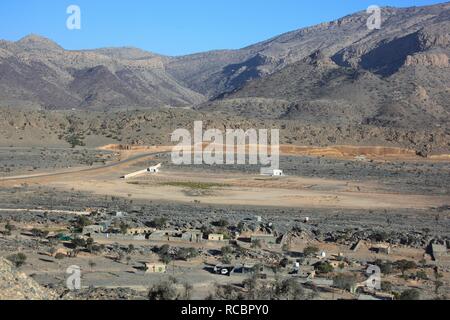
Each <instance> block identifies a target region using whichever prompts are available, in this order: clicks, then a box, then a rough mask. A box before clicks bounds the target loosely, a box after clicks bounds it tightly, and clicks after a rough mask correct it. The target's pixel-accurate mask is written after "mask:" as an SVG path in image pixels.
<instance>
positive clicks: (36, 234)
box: [31, 228, 48, 238]
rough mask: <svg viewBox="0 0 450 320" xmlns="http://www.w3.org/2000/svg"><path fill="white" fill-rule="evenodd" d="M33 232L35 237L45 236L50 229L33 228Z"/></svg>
mask: <svg viewBox="0 0 450 320" xmlns="http://www.w3.org/2000/svg"><path fill="white" fill-rule="evenodd" d="M31 234H32V235H33V237H37V238H45V237H47V236H48V231H43V230H40V229H37V228H33V229H31Z"/></svg>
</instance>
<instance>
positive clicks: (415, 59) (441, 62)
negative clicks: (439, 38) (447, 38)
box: [405, 53, 450, 68]
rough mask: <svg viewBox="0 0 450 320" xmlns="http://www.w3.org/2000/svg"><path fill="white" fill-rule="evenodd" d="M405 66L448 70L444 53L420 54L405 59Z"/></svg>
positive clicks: (447, 62)
mask: <svg viewBox="0 0 450 320" xmlns="http://www.w3.org/2000/svg"><path fill="white" fill-rule="evenodd" d="M405 66H408V67H409V66H426V67H437V68H448V67H449V66H450V64H449V61H448V56H447V55H446V54H445V53H421V54H415V55H412V56H408V57H406V62H405Z"/></svg>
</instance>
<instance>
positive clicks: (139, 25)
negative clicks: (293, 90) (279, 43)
mask: <svg viewBox="0 0 450 320" xmlns="http://www.w3.org/2000/svg"><path fill="white" fill-rule="evenodd" d="M439 2H443V1H432V0H371V1H366V0H315V1H311V0H161V1H155V0H127V1H123V0H71V1H67V0H57V1H55V0H0V39H6V40H18V39H20V38H21V37H23V36H25V35H27V34H30V33H36V34H40V35H43V36H46V37H49V38H51V39H52V40H55V41H56V42H58V43H59V44H60V45H62V46H63V47H64V48H66V49H92V48H99V47H109V46H134V47H139V48H142V49H145V50H148V51H153V52H157V53H161V54H167V55H181V54H188V53H194V52H200V51H207V50H212V49H236V48H241V47H244V46H247V45H250V44H253V43H256V42H258V41H262V40H266V39H268V38H270V37H272V36H275V35H278V34H281V33H284V32H287V31H291V30H295V29H298V28H301V27H305V26H310V25H314V24H317V23H321V22H324V21H330V20H334V19H336V18H340V17H342V16H344V15H347V14H350V13H353V12H356V11H360V10H365V9H366V8H367V7H368V6H369V5H373V4H377V5H379V6H385V5H389V6H398V7H408V6H421V5H429V4H434V3H439ZM71 4H75V5H78V6H79V7H80V8H81V23H82V25H81V26H82V28H81V30H72V31H70V30H68V29H67V28H66V20H67V17H68V15H67V14H66V9H67V7H68V6H69V5H71Z"/></svg>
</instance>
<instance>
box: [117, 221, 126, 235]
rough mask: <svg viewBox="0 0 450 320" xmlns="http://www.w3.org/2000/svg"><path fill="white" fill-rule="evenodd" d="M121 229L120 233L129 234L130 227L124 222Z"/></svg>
mask: <svg viewBox="0 0 450 320" xmlns="http://www.w3.org/2000/svg"><path fill="white" fill-rule="evenodd" d="M119 228H120V233H122V234H127V232H128V225H127V224H126V223H125V222H123V221H122V222H121V223H120V226H119Z"/></svg>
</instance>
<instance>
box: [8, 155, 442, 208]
mask: <svg viewBox="0 0 450 320" xmlns="http://www.w3.org/2000/svg"><path fill="white" fill-rule="evenodd" d="M150 150H151V152H150ZM168 152H169V151H167V150H162V149H158V150H156V149H150V148H149V149H142V150H128V151H126V150H121V155H122V157H126V158H125V159H124V160H122V161H119V162H115V163H110V164H107V165H105V166H101V167H95V168H78V169H71V170H64V171H59V172H48V173H40V174H34V175H23V176H16V177H7V178H1V179H0V186H3V187H13V186H17V185H18V184H19V183H28V184H30V185H34V186H48V187H53V188H56V189H59V190H72V189H73V190H77V191H82V192H87V193H91V194H97V195H101V196H104V195H114V196H118V197H126V198H129V199H140V200H151V201H163V202H181V203H193V202H201V203H202V204H210V205H248V206H266V207H292V208H349V209H363V210H367V209H394V208H395V209H427V208H430V207H438V206H443V205H447V204H448V203H450V196H429V195H420V194H401V193H394V192H392V191H389V190H386V189H385V188H384V187H383V185H382V184H378V183H376V182H356V181H339V180H332V179H318V178H317V179H316V178H303V177H285V178H282V179H261V177H259V176H252V175H248V174H240V173H239V174H229V173H217V174H213V173H198V172H189V171H186V172H180V171H174V172H170V171H165V170H164V168H163V170H162V172H161V173H160V174H158V175H148V176H144V177H139V178H137V179H132V180H123V179H120V178H119V177H120V176H122V175H124V174H126V173H130V170H135V169H136V168H133V169H132V168H131V167H132V166H133V165H135V166H136V165H138V164H139V165H141V162H142V161H145V160H148V161H149V162H151V160H153V157H154V156H156V155H158V154H162V153H168ZM170 182H188V183H190V182H202V183H212V184H218V185H223V187H212V188H208V190H193V189H190V188H189V187H183V186H176V185H175V186H174V185H173V184H170Z"/></svg>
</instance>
